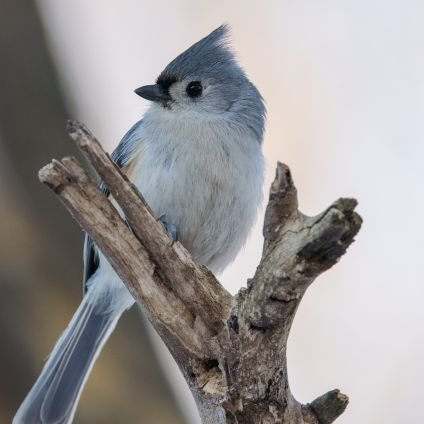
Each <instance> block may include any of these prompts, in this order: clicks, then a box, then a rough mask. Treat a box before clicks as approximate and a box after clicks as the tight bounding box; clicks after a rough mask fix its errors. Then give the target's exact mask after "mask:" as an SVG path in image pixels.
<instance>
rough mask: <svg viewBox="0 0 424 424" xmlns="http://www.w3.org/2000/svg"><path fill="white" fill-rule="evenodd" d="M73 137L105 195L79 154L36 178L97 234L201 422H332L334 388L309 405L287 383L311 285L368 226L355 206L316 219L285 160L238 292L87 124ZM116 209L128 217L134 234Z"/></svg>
mask: <svg viewBox="0 0 424 424" xmlns="http://www.w3.org/2000/svg"><path fill="white" fill-rule="evenodd" d="M68 132H69V134H70V136H71V137H72V139H73V140H75V141H76V143H77V144H78V146H79V147H80V148H81V149H82V150H83V152H84V153H85V154H86V155H87V158H88V159H89V161H90V162H91V164H92V165H93V167H94V168H95V169H96V171H97V172H98V173H99V175H100V177H101V178H102V180H103V181H104V183H105V184H106V186H107V187H108V189H109V191H110V193H111V197H110V198H109V199H107V198H106V197H105V196H104V195H102V193H101V192H100V191H99V189H98V188H97V187H96V185H95V183H94V182H93V181H92V180H91V178H90V177H89V176H88V175H87V174H86V172H85V171H84V170H83V169H82V168H81V166H80V165H79V164H78V163H77V162H76V161H75V160H74V159H71V158H65V159H63V160H62V161H61V162H58V161H52V163H51V164H49V165H47V166H46V167H44V168H43V169H42V170H41V171H40V179H41V181H43V182H44V183H46V184H47V185H48V186H49V187H50V188H52V189H53V190H54V192H55V193H56V194H57V195H58V196H59V197H60V199H61V200H62V202H63V203H64V204H65V206H66V207H67V208H68V210H69V211H70V212H71V214H72V215H73V216H74V218H75V219H76V220H77V221H78V222H79V223H80V225H81V226H82V228H83V229H84V230H85V231H86V232H87V233H88V234H89V235H90V236H91V237H92V239H93V240H94V241H95V243H96V244H97V246H98V247H99V248H100V249H101V250H102V252H103V254H104V255H105V256H106V257H107V258H108V259H109V261H110V263H111V264H112V266H113V267H114V269H115V270H116V272H117V273H118V274H119V276H120V277H121V278H122V280H123V282H124V284H126V285H127V287H128V289H129V290H130V292H131V293H132V294H133V296H134V298H135V299H136V301H137V302H138V304H139V305H140V306H141V307H142V309H143V310H144V311H145V312H146V314H147V316H148V318H149V319H150V321H151V322H152V324H153V325H154V327H155V328H156V329H157V331H158V332H159V334H160V336H161V337H162V339H163V340H164V341H165V343H166V344H167V346H168V348H169V349H170V352H171V353H172V355H173V357H174V358H175V360H176V362H177V363H178V365H179V367H180V369H181V371H182V372H183V374H184V376H185V378H186V381H187V384H188V385H189V387H190V389H191V391H192V393H193V396H194V398H195V400H196V402H197V405H198V408H199V412H200V415H201V417H202V422H203V423H205V424H229V423H246V424H249V423H252V424H259V423H286V424H288V423H290V424H301V423H307V424H329V423H331V422H333V421H334V420H335V419H336V418H337V417H338V416H339V415H340V414H341V413H342V412H343V411H344V409H345V408H346V405H347V403H348V398H347V396H345V395H343V394H342V393H340V392H339V391H338V390H334V391H331V392H328V393H327V394H325V395H323V396H321V397H320V398H318V399H316V400H315V401H313V402H312V403H310V404H307V405H302V404H300V403H299V402H297V401H296V400H295V398H294V397H293V395H292V394H291V392H290V388H289V385H288V375H287V365H286V346H287V338H288V335H289V331H290V327H291V324H292V322H293V319H294V316H295V313H296V310H297V307H298V305H299V303H300V301H301V299H302V297H303V295H304V293H305V291H306V289H307V288H308V286H309V285H310V284H311V283H312V282H313V280H314V279H315V278H316V277H317V276H318V275H320V274H321V273H322V272H323V271H325V270H326V269H328V268H330V267H331V266H332V265H334V264H335V263H336V262H337V261H338V260H339V258H340V257H341V256H342V255H343V254H344V253H345V251H346V249H347V248H348V246H349V245H350V244H351V243H352V242H353V238H354V236H355V235H356V233H357V232H358V231H359V229H360V226H361V222H362V221H361V218H360V217H359V215H358V214H357V213H356V212H354V208H355V206H356V201H355V200H353V199H339V200H338V201H336V202H334V203H333V205H331V206H330V207H329V208H328V209H327V210H326V211H324V212H323V213H322V214H320V215H318V216H316V217H307V216H305V215H303V214H302V213H301V212H300V211H299V210H298V202H297V193H296V188H295V186H294V184H293V181H292V178H291V175H290V171H289V168H288V167H287V166H286V165H283V164H281V163H279V164H278V165H277V175H276V178H275V181H274V182H273V184H272V186H271V192H270V199H269V204H268V207H267V211H266V215H265V223H264V238H265V243H264V249H263V254H262V259H261V261H260V264H259V265H258V268H257V271H256V273H255V276H254V277H253V279H251V280H250V281H249V282H248V285H247V288H243V289H241V290H240V292H239V293H238V294H237V296H234V297H232V296H231V295H230V294H229V293H228V292H227V291H226V290H225V289H224V288H223V287H222V286H221V285H220V284H219V282H218V281H217V280H216V278H215V277H214V276H213V275H212V274H211V273H210V272H209V271H208V270H207V269H206V268H205V267H201V266H198V265H197V264H195V263H194V261H193V260H192V258H191V256H190V254H189V253H188V252H187V251H186V250H185V249H184V247H183V246H182V245H181V244H180V243H178V242H176V243H173V242H172V241H171V240H170V238H169V237H168V235H167V233H166V231H165V230H164V228H163V226H162V225H161V224H160V223H159V222H158V221H157V219H156V218H155V217H154V215H153V214H152V211H151V209H150V208H149V206H148V205H147V204H146V202H145V201H144V199H143V197H142V196H141V195H140V193H138V191H137V190H136V188H135V187H134V186H133V185H132V184H131V183H130V182H129V181H128V180H127V178H126V177H125V175H123V174H122V173H121V171H120V170H119V169H118V168H117V166H116V165H115V164H114V163H113V162H112V161H111V159H110V157H109V156H108V155H107V154H106V153H105V152H104V151H103V149H102V148H101V146H100V144H99V143H98V142H97V140H96V139H95V138H94V137H93V136H92V135H91V134H90V133H89V131H88V130H87V129H86V128H85V127H84V126H83V125H81V124H78V123H77V122H70V123H69V124H68ZM114 205H116V206H117V207H119V210H120V211H122V212H123V214H124V215H125V217H126V221H127V222H128V223H129V225H130V227H131V229H132V231H131V230H130V229H129V228H128V226H127V224H126V222H124V221H123V220H122V219H121V216H120V214H119V212H118V211H117V209H115V207H114Z"/></svg>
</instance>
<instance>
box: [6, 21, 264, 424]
mask: <svg viewBox="0 0 424 424" xmlns="http://www.w3.org/2000/svg"><path fill="white" fill-rule="evenodd" d="M229 38H230V35H229V26H228V25H226V24H224V25H221V26H219V27H218V28H216V29H215V30H213V31H212V32H211V33H210V34H209V35H207V36H206V37H204V38H202V39H201V40H200V41H198V42H196V43H195V44H193V45H192V46H191V47H189V48H188V49H187V50H185V51H183V52H182V53H181V54H179V55H178V56H177V57H176V58H175V59H173V60H172V61H171V62H170V63H169V64H168V65H167V66H166V67H165V68H164V70H163V71H162V72H161V73H160V75H159V77H158V78H157V80H156V83H155V84H153V85H147V86H142V87H140V88H138V89H136V90H135V93H136V94H137V95H139V96H141V97H142V98H144V99H146V100H149V101H150V102H151V103H150V106H149V108H148V109H147V110H146V112H145V113H144V115H143V117H142V119H141V120H139V121H138V122H137V123H136V124H135V125H133V126H132V127H131V128H130V130H129V131H128V132H127V133H126V134H125V135H124V137H123V138H122V140H121V142H120V143H119V144H118V146H117V147H116V148H115V150H114V151H113V153H112V159H113V160H114V161H115V162H116V163H117V165H118V166H119V167H120V168H121V170H122V171H123V172H124V173H125V174H126V175H127V177H128V178H129V179H130V181H131V182H132V183H133V184H134V185H135V186H136V187H137V189H138V190H139V191H140V193H141V194H142V195H143V196H144V198H145V200H146V201H147V203H148V204H149V205H150V207H151V209H152V211H153V212H154V214H155V216H156V217H157V218H158V219H160V220H161V221H162V223H163V224H164V226H165V228H166V230H167V231H168V233H169V234H170V235H171V236H172V238H173V239H174V240H176V239H178V241H179V242H181V243H182V244H183V246H185V248H186V249H187V250H188V251H189V252H190V253H191V255H192V257H193V259H194V260H195V261H196V262H197V263H198V264H200V265H204V266H206V267H208V268H209V269H210V270H211V271H212V272H213V273H215V274H219V273H220V272H222V271H223V269H224V268H225V267H226V266H227V265H228V264H230V263H231V262H232V261H233V260H234V259H235V257H236V255H237V253H238V252H239V250H240V249H241V248H242V246H243V244H244V243H245V241H246V239H247V236H248V234H249V232H250V230H251V228H252V226H253V224H254V221H255V219H256V215H257V211H258V208H259V205H260V203H261V199H262V185H263V180H264V169H265V163H264V157H263V153H262V144H263V135H264V127H265V117H266V109H265V103H264V100H263V97H262V95H261V94H260V92H259V91H258V89H257V88H256V87H255V85H254V84H253V83H252V82H251V81H250V79H249V78H248V77H247V75H246V73H245V72H244V70H243V69H242V68H241V66H240V65H239V63H238V61H237V60H236V58H235V55H234V52H233V50H232V48H231V46H230V41H229ZM100 188H101V190H102V191H103V192H104V194H105V195H106V196H108V195H109V193H108V190H107V187H105V186H104V184H102V183H101V184H100ZM83 279H84V295H83V298H82V301H81V304H80V305H79V307H78V309H77V310H76V312H75V314H74V316H73V317H72V319H71V321H70V323H69V324H68V326H67V328H66V329H65V331H64V332H63V334H62V335H61V337H60V338H59V340H58V341H57V343H56V345H55V346H54V348H53V350H52V352H51V354H50V356H49V357H48V359H47V361H46V363H45V365H44V367H43V369H42V372H41V374H40V376H39V377H38V379H37V380H36V382H35V384H34V385H33V387H32V388H31V390H30V391H29V393H28V395H27V396H26V398H25V399H24V401H23V402H22V404H21V406H20V407H19V409H18V411H17V413H16V415H15V417H14V420H13V423H14V424H66V423H71V422H72V421H73V417H74V415H75V411H76V408H77V404H78V401H79V398H80V396H81V392H82V389H83V386H84V384H85V382H86V380H87V378H88V375H89V373H90V371H91V369H92V367H93V365H94V362H95V360H96V358H97V357H98V355H99V353H100V351H101V349H102V347H103V346H104V344H105V342H106V341H107V339H108V338H109V336H110V334H111V333H112V331H113V330H114V328H115V326H116V324H117V322H118V320H119V318H120V317H121V315H122V314H123V313H124V312H125V311H126V310H127V309H129V308H130V307H131V306H132V305H133V304H134V299H133V297H132V296H131V294H130V293H129V292H128V290H127V289H126V287H125V286H124V284H123V283H122V281H121V280H120V279H119V277H118V276H117V274H116V273H115V271H114V270H113V268H112V267H111V265H110V264H109V262H108V261H107V259H106V258H105V257H104V256H103V254H102V253H101V252H100V251H99V250H98V249H97V248H96V246H95V245H94V243H93V241H92V240H91V239H90V238H89V237H88V236H86V239H85V243H84V277H83Z"/></svg>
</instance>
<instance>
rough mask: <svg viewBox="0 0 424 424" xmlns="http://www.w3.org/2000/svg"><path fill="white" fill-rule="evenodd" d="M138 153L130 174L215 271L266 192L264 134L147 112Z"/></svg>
mask: <svg viewBox="0 0 424 424" xmlns="http://www.w3.org/2000/svg"><path fill="white" fill-rule="evenodd" d="M136 138H137V140H139V147H138V148H137V152H136V155H137V160H136V161H135V162H133V164H134V165H133V166H131V167H129V169H128V176H129V178H130V179H131V180H132V181H133V183H134V184H135V185H136V186H137V187H138V189H139V190H140V191H141V193H142V194H143V196H144V197H145V199H146V201H147V202H148V203H149V205H150V206H151V207H152V209H153V211H154V212H155V213H156V215H157V216H160V215H162V214H166V215H167V217H168V218H169V219H170V220H171V221H172V222H173V223H174V224H175V225H176V227H177V236H178V240H179V241H181V243H182V244H183V245H184V246H185V247H186V248H187V249H188V250H189V251H190V252H191V254H192V255H193V257H194V258H195V260H196V261H197V262H198V263H200V264H203V265H206V266H207V267H208V268H210V269H211V270H212V271H213V272H219V271H221V270H222V269H223V268H225V266H226V265H228V263H230V262H231V261H232V260H233V259H234V258H235V256H236V254H237V252H238V251H239V249H240V248H241V247H242V245H243V243H244V242H245V240H246V237H247V235H248V232H249V230H250V228H251V226H252V225H253V222H254V219H255V216H256V212H257V209H258V205H259V203H260V200H261V197H262V196H261V193H262V183H263V168H264V166H263V156H262V152H261V147H260V142H259V140H255V139H253V138H252V136H249V135H248V132H247V131H246V132H245V133H244V131H243V132H242V131H240V130H237V129H236V128H232V127H231V125H230V124H229V123H227V122H226V121H225V120H224V119H222V118H218V119H217V120H215V121H214V122H211V121H210V120H208V121H207V122H201V121H200V120H199V116H198V115H196V116H186V117H184V119H181V117H179V119H177V118H176V117H175V116H174V114H173V113H170V112H169V111H163V112H162V111H161V110H160V109H154V110H151V111H149V112H147V113H146V115H145V117H144V118H143V124H142V125H140V128H139V130H138V133H137V136H136Z"/></svg>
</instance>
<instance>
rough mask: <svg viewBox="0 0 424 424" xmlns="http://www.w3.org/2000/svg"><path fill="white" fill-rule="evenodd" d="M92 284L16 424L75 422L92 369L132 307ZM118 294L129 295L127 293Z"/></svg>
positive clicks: (30, 393) (19, 412)
mask: <svg viewBox="0 0 424 424" xmlns="http://www.w3.org/2000/svg"><path fill="white" fill-rule="evenodd" d="M99 283H100V282H99ZM121 284H122V283H121ZM93 286H95V285H93ZM93 286H92V287H91V288H90V289H89V290H88V291H87V293H86V294H85V296H84V298H83V301H82V303H81V305H80V306H79V308H78V309H77V311H76V312H75V314H74V316H73V318H72V320H71V322H70V323H69V325H68V327H67V328H66V330H65V332H64V333H63V334H62V336H61V337H60V339H59V340H58V342H57V343H56V346H55V347H54V349H53V351H52V353H51V354H50V357H49V359H48V361H47V362H46V364H45V366H44V368H43V371H42V373H41V375H40V377H39V378H38V380H37V381H36V382H35V384H34V386H33V387H32V389H31V391H30V392H29V393H28V395H27V397H26V398H25V400H24V401H23V403H22V405H21V406H20V408H19V410H18V412H17V413H16V415H15V418H14V420H13V424H67V423H71V422H72V418H73V416H74V414H75V409H76V406H77V403H78V400H79V397H80V394H81V391H82V388H83V386H84V383H85V381H86V379H87V377H88V375H89V373H90V371H91V368H92V367H93V365H94V362H95V360H96V358H97V356H98V355H99V353H100V351H101V349H102V347H103V345H104V344H105V342H106V340H107V339H108V338H109V336H110V334H111V333H112V331H113V330H114V328H115V326H116V323H117V321H118V319H119V317H120V316H121V315H122V313H123V312H124V311H125V309H127V307H129V306H130V305H125V306H124V303H123V302H116V300H117V299H116V298H115V299H113V298H112V297H111V296H110V293H108V294H107V295H106V294H105V293H98V290H93V289H94V288H95V287H93ZM116 294H118V295H121V296H122V295H124V296H127V295H128V292H127V293H122V290H121V291H120V292H119V293H116Z"/></svg>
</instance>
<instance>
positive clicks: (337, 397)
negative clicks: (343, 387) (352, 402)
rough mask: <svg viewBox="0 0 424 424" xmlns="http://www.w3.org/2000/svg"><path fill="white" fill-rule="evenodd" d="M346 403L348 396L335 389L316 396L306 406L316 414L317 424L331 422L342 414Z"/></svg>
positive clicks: (328, 423)
mask: <svg viewBox="0 0 424 424" xmlns="http://www.w3.org/2000/svg"><path fill="white" fill-rule="evenodd" d="M348 403H349V398H348V396H347V395H345V394H344V393H342V392H340V390H338V389H335V390H331V391H329V392H327V393H325V394H324V395H322V396H320V397H318V398H317V399H315V400H314V401H313V402H311V403H310V404H309V405H308V406H309V407H310V409H312V411H313V412H314V413H315V415H316V416H317V418H318V422H319V424H331V423H332V422H334V421H335V420H336V418H337V417H339V416H340V415H341V414H343V412H344V411H345V409H346V407H347V405H348Z"/></svg>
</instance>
